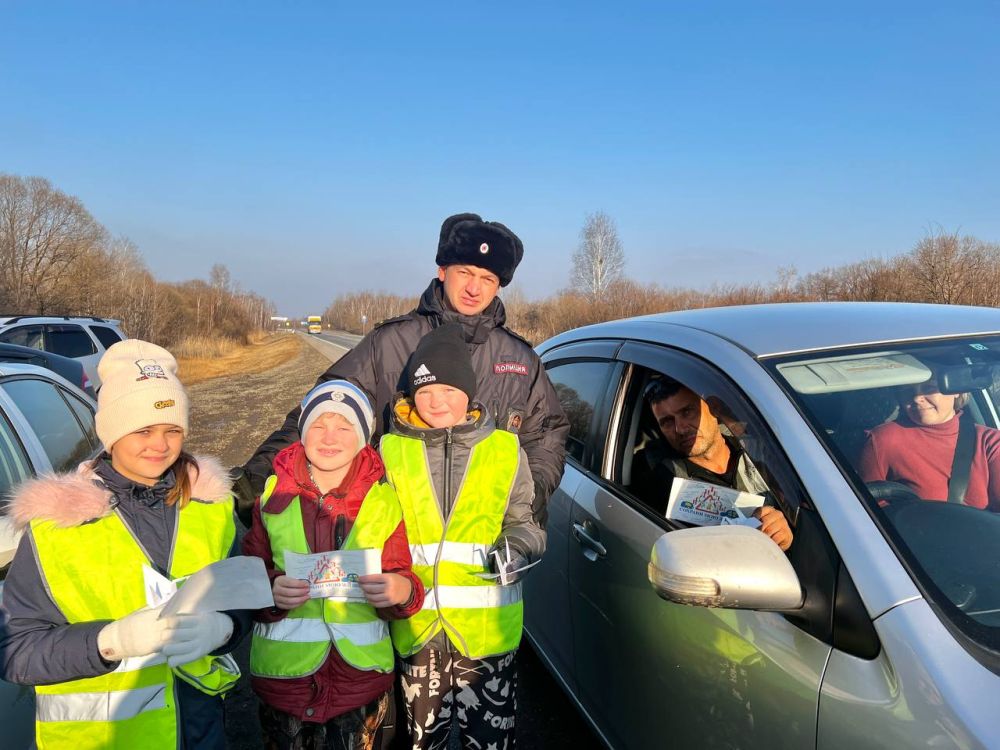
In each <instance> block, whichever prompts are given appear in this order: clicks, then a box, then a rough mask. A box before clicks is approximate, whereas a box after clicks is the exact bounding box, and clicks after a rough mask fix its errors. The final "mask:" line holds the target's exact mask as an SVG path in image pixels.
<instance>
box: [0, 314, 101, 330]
mask: <svg viewBox="0 0 1000 750" xmlns="http://www.w3.org/2000/svg"><path fill="white" fill-rule="evenodd" d="M32 322H34V323H86V324H92V323H96V324H97V325H108V326H120V325H121V321H120V320H117V319H114V318H98V317H96V316H93V315H0V327H3V326H6V325H11V324H13V323H32Z"/></svg>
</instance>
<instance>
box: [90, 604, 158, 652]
mask: <svg viewBox="0 0 1000 750" xmlns="http://www.w3.org/2000/svg"><path fill="white" fill-rule="evenodd" d="M161 609H163V605H162V604H161V605H160V606H159V607H155V608H154V609H146V608H143V609H137V610H136V611H135V612H130V613H129V614H127V615H125V616H124V617H122V618H120V619H118V620H115V621H114V622H109V623H108V624H107V625H105V626H104V627H103V628H101V630H100V632H99V633H98V634H97V649H98V651H100V652H101V656H102V657H103V658H104V660H105V661H121V660H122V659H126V658H128V657H131V656H147V655H149V654H155V653H157V652H159V651H160V650H161V649H162V648H163V644H164V643H165V634H166V632H167V630H168V628H170V626H171V621H172V620H173V619H174V618H172V617H165V618H164V619H162V620H157V619H156V618H157V617H159V616H160V610H161Z"/></svg>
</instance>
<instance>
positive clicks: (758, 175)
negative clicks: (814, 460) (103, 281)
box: [0, 0, 1000, 313]
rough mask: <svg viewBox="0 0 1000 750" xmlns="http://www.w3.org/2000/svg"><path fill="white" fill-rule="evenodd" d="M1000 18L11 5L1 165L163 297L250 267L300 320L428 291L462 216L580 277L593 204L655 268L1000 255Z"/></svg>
mask: <svg viewBox="0 0 1000 750" xmlns="http://www.w3.org/2000/svg"><path fill="white" fill-rule="evenodd" d="M998 22H1000V6H998V5H997V4H996V3H994V2H990V3H941V2H933V3H927V2H898V3H896V2H893V3H889V2H877V3H872V2H865V3H846V2H840V3H832V4H831V3H825V4H819V3H801V2H787V3H765V2H752V3H747V2H704V3H692V2H663V1H661V2H648V3H628V2H626V3H611V2H602V3H587V2H565V3H550V2H531V3H520V2H507V3H476V2H464V3H412V2H408V3H378V4H372V3H357V2H353V3H342V2H322V3H302V2H261V3H249V2H231V3H217V2H205V3H186V2H169V3H150V2H142V3H136V2H127V3H112V2H99V3H98V2H70V3H56V2H46V1H45V0H32V1H30V2H10V1H8V2H5V3H4V4H3V6H2V20H0V171H3V172H11V173H15V174H20V175H41V176H44V177H47V178H49V179H50V180H52V182H53V183H55V185H56V186H58V187H59V188H61V189H63V190H65V191H66V192H68V193H71V194H73V195H76V196H78V197H79V198H80V199H81V200H82V201H83V202H84V204H85V205H86V206H87V207H88V208H89V209H90V211H91V212H92V213H93V214H94V215H95V216H96V217H97V218H98V219H99V220H100V221H101V222H102V223H103V224H104V225H105V226H107V227H108V229H109V230H111V232H112V233H114V234H122V235H126V236H128V237H130V238H131V239H133V240H134V241H135V242H136V243H137V244H138V245H139V247H140V249H141V251H142V253H143V255H144V257H145V258H146V260H147V262H148V264H149V266H150V268H151V269H152V270H153V271H154V272H155V273H156V274H157V276H159V277H160V278H163V279H168V280H179V279H185V278H195V277H200V278H205V277H206V276H207V274H208V271H209V268H210V267H211V265H212V264H213V263H217V262H220V263H225V264H227V265H228V266H229V267H230V269H231V270H232V273H233V277H234V278H235V279H236V280H237V281H239V282H240V283H241V284H242V285H243V286H245V287H247V288H250V289H254V290H256V291H259V292H261V293H263V294H265V295H266V296H269V297H270V298H271V299H273V300H275V301H276V302H277V303H278V304H279V306H280V307H281V309H282V310H285V311H287V312H291V313H307V312H312V311H318V310H320V309H322V308H323V307H324V306H325V305H326V304H327V303H328V302H329V301H330V300H331V299H332V298H333V297H334V296H335V295H336V294H337V293H341V292H346V291H350V290H352V289H358V288H372V289H385V290H388V291H394V292H400V293H411V292H412V293H417V292H418V291H420V290H421V289H422V288H423V286H424V284H425V282H426V280H427V279H428V278H430V276H431V275H432V273H433V271H434V264H433V257H434V252H435V248H436V242H437V233H438V228H439V226H440V222H441V219H442V218H443V217H445V216H447V215H448V214H451V213H456V212H459V211H475V212H478V213H481V214H483V215H484V216H485V217H486V218H490V219H497V220H500V221H503V222H504V223H506V224H508V225H509V226H510V227H512V228H513V229H514V230H515V231H516V232H517V233H518V234H520V235H521V237H522V239H523V240H524V244H525V248H526V254H525V260H524V262H523V263H522V265H521V267H520V269H519V271H518V274H517V277H516V280H515V283H516V284H517V285H518V286H519V287H520V288H521V289H522V290H523V291H524V292H525V293H526V294H527V295H528V296H529V297H535V298H537V297H540V296H544V295H547V294H549V293H550V292H553V291H555V290H556V289H558V288H560V287H563V286H565V285H566V284H567V282H568V267H569V258H570V255H571V254H572V252H573V250H574V247H575V245H576V243H577V238H578V232H579V229H580V226H581V224H582V222H583V219H584V216H585V214H586V213H587V212H588V211H594V210H604V211H606V212H608V213H609V214H611V215H612V216H613V217H614V218H615V219H616V220H617V222H618V226H619V231H620V234H621V237H622V239H623V241H624V245H625V250H626V256H627V273H628V275H630V276H631V277H633V278H636V279H639V280H642V281H656V282H659V283H660V284H662V285H664V286H673V285H693V286H698V287H707V286H708V285H710V284H712V283H713V282H719V283H729V282H741V281H768V280H771V279H773V278H774V276H775V271H776V268H777V267H778V266H782V265H789V264H794V265H795V266H796V267H797V268H798V269H799V270H800V272H808V271H811V270H815V269H817V268H821V267H823V266H827V265H833V264H840V263H844V262H849V261H852V260H857V259H860V258H865V257H872V256H884V255H892V254H896V253H899V252H904V251H907V250H909V249H910V248H911V247H912V246H913V245H914V244H915V243H916V242H917V241H918V240H919V239H920V238H921V237H923V236H924V235H925V234H926V233H927V232H928V231H931V230H933V229H935V228H937V227H939V226H940V227H941V228H943V229H944V230H946V231H954V230H960V231H962V232H963V233H968V234H973V235H976V236H978V237H980V238H981V239H984V240H989V241H1000V179H998V177H1000V138H998V127H1000V126H998V123H1000V44H998V43H997V39H998V38H1000V23H998Z"/></svg>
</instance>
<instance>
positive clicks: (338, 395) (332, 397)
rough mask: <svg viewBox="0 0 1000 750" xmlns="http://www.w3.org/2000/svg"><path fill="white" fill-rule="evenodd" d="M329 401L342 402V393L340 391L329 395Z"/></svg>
mask: <svg viewBox="0 0 1000 750" xmlns="http://www.w3.org/2000/svg"><path fill="white" fill-rule="evenodd" d="M330 400H331V401H343V400H344V394H343V392H342V391H334V392H333V393H331V394H330Z"/></svg>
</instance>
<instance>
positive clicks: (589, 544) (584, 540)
mask: <svg viewBox="0 0 1000 750" xmlns="http://www.w3.org/2000/svg"><path fill="white" fill-rule="evenodd" d="M596 533H597V529H596V528H594V525H593V524H592V523H589V522H587V523H574V524H573V536H574V537H575V538H576V541H578V542H579V543H580V544H582V545H583V546H584V547H586V548H587V549H586V550H584V552H583V554H584V556H585V557H586V558H587V559H588V560H596V559H597V558H599V557H604V556H605V555H606V554H608V550H607V548H606V547H605V546H604V545H603V544H601V543H600V542H599V541H597V539H595V538H594V536H592V535H596Z"/></svg>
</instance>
